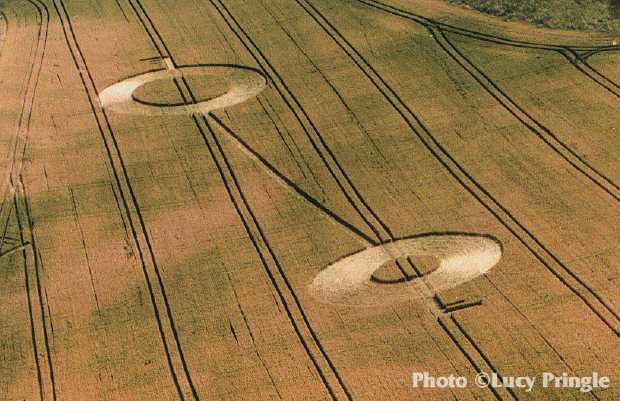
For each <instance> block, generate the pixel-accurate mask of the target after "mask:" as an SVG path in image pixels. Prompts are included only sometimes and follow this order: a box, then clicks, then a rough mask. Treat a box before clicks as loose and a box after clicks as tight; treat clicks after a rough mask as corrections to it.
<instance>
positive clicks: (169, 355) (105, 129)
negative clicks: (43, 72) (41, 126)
mask: <svg viewBox="0 0 620 401" xmlns="http://www.w3.org/2000/svg"><path fill="white" fill-rule="evenodd" d="M52 3H53V6H54V8H55V10H56V13H57V15H58V17H59V20H60V24H61V27H62V32H63V36H64V39H65V42H66V45H67V48H68V50H69V52H70V53H71V57H72V60H73V62H74V65H75V68H76V71H77V74H78V75H79V77H80V81H81V84H82V87H83V89H84V93H85V95H86V97H87V100H88V103H89V105H90V110H91V113H92V115H93V117H94V119H95V122H96V125H97V129H98V131H99V134H100V137H101V140H102V143H103V145H104V148H105V154H106V157H107V161H108V163H109V166H110V170H111V172H112V175H113V177H112V178H113V183H114V188H113V189H114V192H115V197H116V199H117V200H118V201H120V202H119V205H120V206H122V212H123V213H124V214H125V216H123V215H121V218H123V224H125V219H126V220H127V226H126V228H128V229H129V231H130V233H131V239H132V240H133V245H134V247H135V248H136V249H137V251H138V256H139V264H140V267H141V270H142V273H143V276H144V282H145V284H146V287H147V289H148V294H149V300H150V302H151V305H152V307H153V314H154V317H155V321H156V323H157V329H158V334H159V337H160V340H161V343H162V347H163V350H164V354H165V358H166V362H167V365H168V370H169V373H170V376H171V379H172V382H173V384H174V387H175V389H176V391H177V394H178V396H179V399H180V400H181V401H185V399H186V397H187V396H188V395H189V396H190V397H192V398H193V399H195V400H196V401H197V400H199V397H198V394H197V391H196V389H195V386H194V385H193V381H192V377H191V374H190V372H189V369H188V367H187V362H186V359H185V354H184V351H183V347H182V344H181V340H180V336H179V334H178V330H177V325H176V321H175V317H174V313H173V311H172V307H171V305H170V301H169V297H168V294H167V290H166V286H165V283H164V280H163V277H162V274H161V271H160V268H159V265H158V262H157V258H156V254H155V250H154V248H153V245H152V242H151V238H150V235H149V232H148V229H147V225H146V222H145V219H144V216H143V214H142V211H141V209H140V203H139V201H138V199H137V196H136V193H135V191H134V189H133V186H132V184H131V180H130V178H129V173H128V170H127V166H126V162H125V159H124V156H123V153H122V151H121V149H120V146H119V144H118V141H117V139H116V136H115V133H114V130H113V128H112V126H111V124H110V121H109V118H108V115H107V113H106V111H105V110H104V109H103V108H102V107H101V105H100V103H99V98H98V93H99V91H98V90H97V86H96V84H95V80H94V78H93V75H92V73H91V71H90V68H89V66H88V63H87V61H86V59H85V56H84V52H83V51H82V48H81V46H80V43H79V40H78V38H77V35H76V32H75V29H74V27H73V22H72V19H71V16H70V14H69V12H68V11H67V9H66V6H65V3H64V1H63V0H53V1H52ZM117 192H118V195H117ZM153 275H154V276H155V278H154V279H153V278H152V277H151V276H153ZM179 372H181V373H179Z"/></svg>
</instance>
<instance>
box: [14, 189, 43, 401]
mask: <svg viewBox="0 0 620 401" xmlns="http://www.w3.org/2000/svg"><path fill="white" fill-rule="evenodd" d="M13 204H14V209H15V216H16V220H17V230H18V232H19V240H20V243H21V244H22V246H24V245H25V244H26V240H25V238H24V227H23V224H22V221H21V219H20V218H19V213H20V212H19V207H18V204H17V194H14V195H13ZM26 249H27V248H26V247H24V248H23V249H22V258H23V261H24V288H25V290H26V298H27V299H28V317H29V319H30V339H31V342H32V352H33V358H34V363H35V367H36V370H37V384H38V388H39V397H40V399H41V400H44V399H45V396H44V394H43V393H44V389H43V388H44V385H43V374H42V372H41V363H40V362H39V350H38V346H37V334H36V329H35V323H34V307H33V305H32V299H31V298H30V294H31V289H30V278H29V276H30V274H29V273H28V253H27V250H26Z"/></svg>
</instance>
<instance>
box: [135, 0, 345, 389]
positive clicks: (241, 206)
mask: <svg viewBox="0 0 620 401" xmlns="http://www.w3.org/2000/svg"><path fill="white" fill-rule="evenodd" d="M130 5H131V7H132V9H133V11H134V13H135V14H136V16H137V18H138V20H139V22H140V24H141V25H142V27H143V29H144V31H145V32H146V34H147V35H148V36H149V38H150V39H151V42H152V44H153V46H154V47H155V49H156V50H157V52H158V53H159V55H160V57H161V58H162V59H164V58H167V59H169V60H170V61H171V62H172V63H173V64H174V65H176V63H175V60H174V57H173V54H172V52H171V51H170V49H169V48H168V46H167V45H166V43H165V41H164V39H163V37H162V35H161V34H160V33H159V31H158V30H157V28H156V26H155V24H154V23H153V21H152V19H151V18H150V16H149V15H148V13H147V11H146V10H145V8H144V6H143V5H142V3H141V2H140V1H139V0H135V1H130ZM174 83H175V85H176V87H177V89H178V91H179V94H180V96H181V98H182V99H183V102H184V103H185V104H190V101H191V102H194V103H195V102H196V98H195V96H194V94H193V93H192V90H191V87H190V86H189V84H188V82H187V81H186V80H185V78H184V77H182V78H181V79H180V80H179V79H176V78H175V79H174ZM211 117H214V118H215V116H211ZM192 120H193V121H194V124H195V126H196V128H197V130H198V132H199V134H200V135H201V137H202V139H203V141H204V143H205V145H206V147H207V149H208V151H209V154H210V156H211V158H212V160H213V162H214V164H215V166H216V168H217V170H218V173H219V175H220V178H221V180H222V182H223V184H224V186H225V188H226V191H227V193H228V196H229V199H230V200H231V203H232V204H233V206H234V208H235V211H236V213H237V215H238V216H239V218H240V220H241V222H242V224H243V226H244V229H245V231H246V233H247V235H248V237H249V239H250V241H251V242H252V245H253V247H254V249H255V250H256V252H257V255H258V256H259V258H260V261H261V264H262V266H263V269H264V270H265V272H266V274H267V276H268V277H269V280H270V282H271V284H272V286H273V288H274V289H275V290H276V293H277V294H278V298H279V299H280V302H281V303H282V305H283V306H284V308H285V311H286V314H287V317H288V319H289V322H290V323H291V325H292V327H293V329H294V331H295V333H296V336H297V338H298V340H299V342H300V344H301V345H302V347H303V348H304V350H305V352H306V354H307V355H308V357H309V359H310V360H311V362H312V364H313V366H314V367H315V369H316V371H317V373H318V375H319V377H320V379H321V381H322V383H323V385H324V387H325V388H326V390H327V392H328V393H329V395H330V397H331V398H332V399H333V400H337V399H339V397H338V395H337V393H340V394H343V395H344V397H346V398H347V399H349V400H352V396H351V394H350V392H349V390H348V389H347V387H346V385H345V384H344V381H343V380H342V378H341V376H340V374H339V372H338V370H337V369H336V367H335V365H334V364H333V362H332V361H331V359H330V358H329V356H328V355H327V352H326V351H325V349H324V348H323V346H322V344H321V342H320V340H319V339H318V336H317V334H316V332H315V331H314V329H313V328H312V325H311V324H310V321H309V319H308V317H307V315H306V313H305V311H304V309H303V307H302V305H301V303H300V300H299V298H298V296H297V294H296V293H295V291H294V289H293V287H292V285H291V283H290V281H289V280H288V277H287V275H286V273H285V271H284V269H283V267H282V265H281V263H280V262H279V260H278V258H277V256H276V254H275V252H274V250H273V248H272V247H271V245H270V243H269V241H268V239H267V236H266V235H265V233H264V231H263V229H262V227H261V225H260V223H259V221H258V218H257V217H256V215H255V213H254V211H253V209H252V207H251V206H250V204H249V202H248V200H247V198H246V196H245V194H244V192H243V190H242V188H241V185H240V183H239V181H238V179H237V176H236V174H235V172H234V169H233V167H232V165H231V164H230V162H229V160H228V157H227V156H226V153H225V151H224V149H223V147H222V145H221V143H220V140H219V138H218V136H217V134H216V133H215V132H214V131H213V129H212V127H211V124H210V123H209V121H208V120H207V118H206V117H205V116H203V117H202V118H199V117H197V116H196V115H192ZM216 122H218V124H222V123H221V121H219V120H216ZM271 171H272V172H273V173H274V174H280V173H279V172H277V170H275V169H272V170H271ZM297 193H298V195H300V196H304V194H305V193H303V191H298V192H297ZM307 200H309V201H310V202H311V203H313V202H312V201H311V200H310V199H307ZM315 206H317V205H316V204H315ZM322 210H323V211H324V212H326V213H328V211H327V209H325V208H323V209H322ZM334 216H335V215H332V216H331V217H334ZM271 265H275V271H274V269H273V268H272V266H271ZM278 277H279V278H280V280H281V281H283V282H284V286H282V285H280V284H279V280H278ZM286 294H288V297H289V298H291V299H292V301H293V307H291V306H290V305H289V301H287V296H286ZM299 320H301V321H302V324H299V323H298V321H299ZM304 328H305V330H304ZM304 331H307V333H308V334H305V333H304ZM306 336H308V337H310V338H311V339H312V343H313V344H314V345H315V346H316V348H317V349H316V350H314V352H313V349H312V348H313V346H312V343H309V342H308V341H307V340H306ZM315 354H318V355H319V358H322V360H323V361H324V362H321V361H320V360H319V359H318V358H317V356H316V355H315ZM322 365H327V366H322ZM326 371H330V372H331V375H333V376H334V378H335V381H337V384H336V385H337V386H338V387H339V389H340V391H338V390H336V389H335V388H334V385H333V384H332V383H331V381H334V379H332V380H331V381H330V380H329V378H328V377H327V373H326Z"/></svg>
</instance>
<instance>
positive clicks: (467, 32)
mask: <svg viewBox="0 0 620 401" xmlns="http://www.w3.org/2000/svg"><path fill="white" fill-rule="evenodd" d="M351 1H356V2H358V3H363V4H365V5H367V6H369V7H372V8H376V9H379V10H381V11H384V12H387V13H389V14H392V15H396V16H399V17H403V18H409V19H412V20H414V21H416V22H418V23H419V24H422V25H424V26H427V27H428V26H436V27H438V28H440V29H441V30H444V31H446V32H451V33H454V34H458V35H461V36H465V37H469V38H472V39H477V40H480V41H484V42H490V43H495V44H499V45H505V46H512V47H520V48H528V49H539V50H549V51H559V52H562V53H564V52H565V51H569V52H572V53H574V54H578V53H579V52H585V53H586V54H587V55H588V56H586V58H587V57H589V56H590V55H592V54H595V53H598V52H611V51H619V50H620V45H602V46H584V45H565V44H550V43H544V42H541V43H536V42H528V41H522V40H515V39H509V38H506V37H503V36H498V35H492V34H488V33H483V32H477V31H474V30H471V29H465V28H461V27H457V26H454V25H450V24H446V23H443V22H439V21H436V20H433V19H431V18H428V17H424V16H422V15H419V14H416V13H414V12H411V11H407V10H403V9H401V8H398V7H395V6H392V5H390V4H387V3H383V2H380V1H377V0H351ZM577 60H578V61H579V60H581V57H577ZM569 61H572V60H570V59H569ZM572 64H573V65H574V66H575V67H577V65H576V63H572ZM584 64H585V63H584ZM577 69H578V70H579V71H580V72H581V73H583V74H584V75H586V76H589V75H588V74H587V73H586V72H585V71H583V70H582V69H580V68H577ZM597 75H599V76H600V77H601V78H602V79H604V80H605V81H608V82H612V83H613V81H612V80H611V79H610V78H608V77H606V76H605V75H603V74H602V73H598V74H597ZM589 78H590V79H593V81H594V82H595V83H597V84H598V85H599V86H601V87H602V88H603V89H605V90H607V91H610V88H609V87H607V85H605V84H604V83H603V82H600V81H598V80H597V79H594V78H593V77H591V76H589ZM613 85H614V86H615V85H616V84H615V83H613ZM611 92H612V93H613V94H615V95H617V93H615V92H614V91H611Z"/></svg>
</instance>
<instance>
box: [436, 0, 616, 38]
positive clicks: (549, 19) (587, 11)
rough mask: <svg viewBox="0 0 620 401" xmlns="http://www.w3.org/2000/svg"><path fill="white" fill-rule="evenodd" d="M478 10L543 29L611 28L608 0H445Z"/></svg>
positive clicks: (607, 29)
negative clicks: (525, 22)
mask: <svg viewBox="0 0 620 401" xmlns="http://www.w3.org/2000/svg"><path fill="white" fill-rule="evenodd" d="M448 1H449V2H450V3H453V4H462V5H467V6H470V7H472V8H474V9H476V10H478V11H482V12H485V13H488V14H492V15H496V16H499V17H504V18H506V19H518V20H523V21H527V22H530V23H532V24H536V25H538V26H543V27H547V28H562V29H579V30H587V31H605V32H607V31H611V30H613V29H614V27H613V26H614V24H613V20H612V17H611V8H610V5H609V1H608V0H448Z"/></svg>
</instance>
